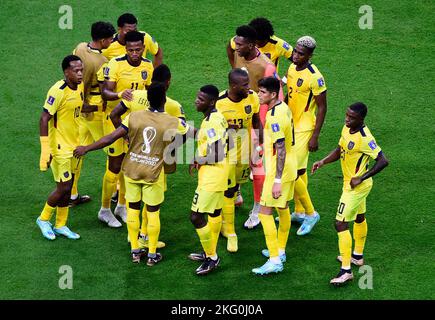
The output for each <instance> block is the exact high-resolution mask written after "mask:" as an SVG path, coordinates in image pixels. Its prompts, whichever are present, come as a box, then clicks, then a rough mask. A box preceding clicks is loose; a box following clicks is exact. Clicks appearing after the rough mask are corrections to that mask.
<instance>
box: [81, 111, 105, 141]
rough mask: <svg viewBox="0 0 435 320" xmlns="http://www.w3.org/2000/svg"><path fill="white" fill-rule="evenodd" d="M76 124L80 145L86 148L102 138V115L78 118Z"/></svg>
mask: <svg viewBox="0 0 435 320" xmlns="http://www.w3.org/2000/svg"><path fill="white" fill-rule="evenodd" d="M100 113H101V112H100ZM78 122H79V138H80V145H82V146H86V145H88V144H91V143H93V142H94V141H97V140H100V139H101V137H103V136H104V130H103V117H102V115H92V117H91V116H89V117H83V116H80V117H79V121H78Z"/></svg>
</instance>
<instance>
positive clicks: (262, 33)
mask: <svg viewBox="0 0 435 320" xmlns="http://www.w3.org/2000/svg"><path fill="white" fill-rule="evenodd" d="M249 26H251V27H252V28H254V29H255V31H256V32H257V40H269V39H270V37H271V36H273V35H274V34H275V32H274V30H273V26H272V24H271V23H270V21H269V20H267V19H266V18H262V17H260V18H255V19H253V20H251V22H249Z"/></svg>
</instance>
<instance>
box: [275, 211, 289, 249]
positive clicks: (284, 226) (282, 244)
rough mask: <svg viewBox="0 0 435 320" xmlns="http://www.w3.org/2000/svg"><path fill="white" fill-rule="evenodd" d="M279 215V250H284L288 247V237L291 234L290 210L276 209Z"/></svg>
mask: <svg viewBox="0 0 435 320" xmlns="http://www.w3.org/2000/svg"><path fill="white" fill-rule="evenodd" d="M276 210H277V211H278V215H279V227H278V248H279V249H280V250H284V251H285V248H286V245H287V240H288V235H289V233H290V226H291V220H290V209H289V208H286V209H279V208H277V209H276Z"/></svg>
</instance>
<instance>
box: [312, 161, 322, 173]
mask: <svg viewBox="0 0 435 320" xmlns="http://www.w3.org/2000/svg"><path fill="white" fill-rule="evenodd" d="M323 165H324V163H323V161H322V160H320V161H317V162H314V163H313V167H312V168H311V174H313V173H314V172H316V171H317V169H320V168H321V167H323Z"/></svg>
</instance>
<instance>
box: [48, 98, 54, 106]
mask: <svg viewBox="0 0 435 320" xmlns="http://www.w3.org/2000/svg"><path fill="white" fill-rule="evenodd" d="M54 100H55V98H54V97H53V96H49V97H48V99H47V103H48V104H49V105H50V106H52V105H53V103H54Z"/></svg>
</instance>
